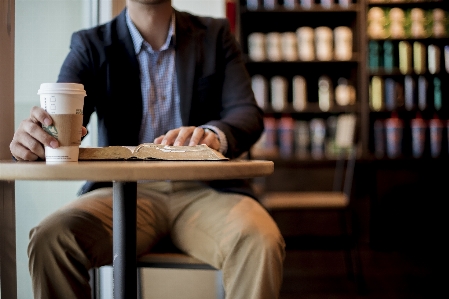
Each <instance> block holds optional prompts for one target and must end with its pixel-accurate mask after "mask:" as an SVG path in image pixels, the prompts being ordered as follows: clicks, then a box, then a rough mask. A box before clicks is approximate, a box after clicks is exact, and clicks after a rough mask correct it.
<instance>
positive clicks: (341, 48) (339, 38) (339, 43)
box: [334, 26, 352, 60]
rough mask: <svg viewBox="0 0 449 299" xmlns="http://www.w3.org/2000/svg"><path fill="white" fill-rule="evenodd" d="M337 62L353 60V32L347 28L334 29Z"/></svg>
mask: <svg viewBox="0 0 449 299" xmlns="http://www.w3.org/2000/svg"><path fill="white" fill-rule="evenodd" d="M334 41H335V47H334V48H335V51H334V56H335V59H336V60H351V58H352V31H351V28H349V27H347V26H338V27H336V28H335V29H334Z"/></svg>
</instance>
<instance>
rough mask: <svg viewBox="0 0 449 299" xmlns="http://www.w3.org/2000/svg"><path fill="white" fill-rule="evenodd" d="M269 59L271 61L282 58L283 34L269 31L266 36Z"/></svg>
mask: <svg viewBox="0 0 449 299" xmlns="http://www.w3.org/2000/svg"><path fill="white" fill-rule="evenodd" d="M265 43H266V53H267V59H268V60H270V61H281V60H282V45H281V34H280V33H279V32H269V33H267V34H266V36H265Z"/></svg>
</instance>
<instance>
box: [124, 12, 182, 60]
mask: <svg viewBox="0 0 449 299" xmlns="http://www.w3.org/2000/svg"><path fill="white" fill-rule="evenodd" d="M126 25H127V26H128V30H129V33H130V34H131V39H132V41H133V45H134V51H135V53H136V54H139V52H140V51H141V50H142V46H143V45H144V44H146V45H147V46H148V47H150V49H151V50H153V49H152V48H151V46H150V45H149V44H148V43H147V42H146V41H145V40H144V39H143V37H142V35H141V34H140V32H139V30H137V28H136V26H135V25H134V23H133V22H132V21H131V17H130V16H129V11H128V10H126ZM175 25H176V21H175V13H174V12H173V14H172V17H171V22H170V28H169V29H168V34H167V39H166V40H165V43H164V45H162V47H161V49H160V50H159V51H163V50H166V49H168V48H169V47H170V46H174V45H175V41H176V34H175Z"/></svg>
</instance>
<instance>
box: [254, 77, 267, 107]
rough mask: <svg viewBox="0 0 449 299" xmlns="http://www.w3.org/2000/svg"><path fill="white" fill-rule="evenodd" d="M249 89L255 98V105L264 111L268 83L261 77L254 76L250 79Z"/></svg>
mask: <svg viewBox="0 0 449 299" xmlns="http://www.w3.org/2000/svg"><path fill="white" fill-rule="evenodd" d="M251 87H252V89H253V92H254V97H255V98H256V102H257V105H259V107H260V108H262V109H266V108H267V106H268V82H267V79H266V78H265V77H264V76H262V75H254V76H252V77H251Z"/></svg>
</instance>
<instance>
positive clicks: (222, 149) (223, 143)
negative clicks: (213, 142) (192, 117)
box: [200, 125, 228, 155]
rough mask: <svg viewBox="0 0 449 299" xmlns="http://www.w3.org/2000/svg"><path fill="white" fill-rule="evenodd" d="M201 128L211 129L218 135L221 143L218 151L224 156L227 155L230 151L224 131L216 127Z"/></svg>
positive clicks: (204, 127)
mask: <svg viewBox="0 0 449 299" xmlns="http://www.w3.org/2000/svg"><path fill="white" fill-rule="evenodd" d="M200 127H201V128H203V129H209V130H211V131H212V132H214V133H215V134H216V135H217V137H218V141H220V148H219V149H218V151H219V152H220V153H222V154H223V155H224V154H226V152H227V151H228V140H227V139H226V135H225V133H223V131H222V130H220V129H219V128H217V127H216V126H210V125H204V126H200Z"/></svg>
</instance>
